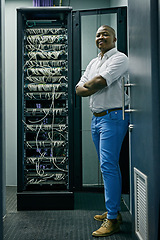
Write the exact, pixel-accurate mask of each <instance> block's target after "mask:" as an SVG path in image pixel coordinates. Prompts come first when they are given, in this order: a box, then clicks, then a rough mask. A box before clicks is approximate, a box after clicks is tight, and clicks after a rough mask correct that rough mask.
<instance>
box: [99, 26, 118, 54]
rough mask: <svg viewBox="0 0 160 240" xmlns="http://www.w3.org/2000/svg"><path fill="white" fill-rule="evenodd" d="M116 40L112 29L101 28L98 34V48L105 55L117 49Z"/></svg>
mask: <svg viewBox="0 0 160 240" xmlns="http://www.w3.org/2000/svg"><path fill="white" fill-rule="evenodd" d="M115 42H116V38H115V36H114V33H113V32H112V30H111V29H110V28H107V27H103V26H101V27H100V28H99V29H98V30H97V33H96V46H97V47H98V48H99V49H100V50H101V52H102V53H103V54H104V53H105V52H107V51H109V50H110V49H112V48H114V47H115Z"/></svg>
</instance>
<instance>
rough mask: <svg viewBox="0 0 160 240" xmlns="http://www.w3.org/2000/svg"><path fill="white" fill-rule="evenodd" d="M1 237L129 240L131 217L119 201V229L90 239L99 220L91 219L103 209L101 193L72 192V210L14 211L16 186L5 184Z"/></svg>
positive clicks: (14, 239)
mask: <svg viewBox="0 0 160 240" xmlns="http://www.w3.org/2000/svg"><path fill="white" fill-rule="evenodd" d="M6 194H7V202H6V207H7V214H6V217H5V218H4V239H5V240H54V239H55V240H65V239H67V240H92V239H93V240H94V239H102V240H105V239H106V240H131V239H132V224H131V216H130V214H129V212H128V211H127V208H126V207H125V205H124V204H123V202H122V212H121V214H122V218H123V224H122V225H121V231H120V232H119V233H117V234H114V235H112V236H110V237H103V238H94V237H92V232H93V231H94V230H96V229H97V228H99V227H100V225H101V223H100V222H97V221H95V220H94V219H93V216H94V215H95V214H99V213H102V212H103V211H105V209H104V204H103V194H97V193H75V210H56V211H54V210H52V211H18V212H17V209H16V188H15V187H7V191H6Z"/></svg>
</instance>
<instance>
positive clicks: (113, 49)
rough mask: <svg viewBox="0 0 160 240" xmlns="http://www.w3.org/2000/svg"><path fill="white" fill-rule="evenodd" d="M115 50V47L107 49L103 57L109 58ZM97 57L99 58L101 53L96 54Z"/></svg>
mask: <svg viewBox="0 0 160 240" xmlns="http://www.w3.org/2000/svg"><path fill="white" fill-rule="evenodd" d="M116 52H117V49H116V48H112V49H111V50H109V51H107V52H106V53H105V54H104V55H103V58H106V59H108V58H110V57H111V56H112V55H113V54H115V53H116ZM98 58H100V59H101V53H99V54H98Z"/></svg>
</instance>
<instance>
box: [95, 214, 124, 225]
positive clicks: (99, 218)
mask: <svg viewBox="0 0 160 240" xmlns="http://www.w3.org/2000/svg"><path fill="white" fill-rule="evenodd" d="M107 213H108V212H105V213H103V214H102V215H95V216H94V219H95V220H97V221H103V220H104V219H106V218H107ZM117 221H118V222H119V224H121V223H122V215H121V214H120V212H118V215H117Z"/></svg>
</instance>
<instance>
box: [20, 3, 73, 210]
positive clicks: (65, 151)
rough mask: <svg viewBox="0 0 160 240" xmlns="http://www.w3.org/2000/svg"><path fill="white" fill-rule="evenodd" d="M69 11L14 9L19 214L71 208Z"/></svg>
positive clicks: (70, 39)
mask: <svg viewBox="0 0 160 240" xmlns="http://www.w3.org/2000/svg"><path fill="white" fill-rule="evenodd" d="M71 11H72V9H71V8H70V7H60V8H58V7H53V8H52V7H49V8H46V7H45V8H42V7H40V8H20V9H17V24H18V35H17V43H18V45H17V49H18V53H17V54H18V56H17V61H18V62H17V66H18V69H17V80H18V81H17V91H18V94H17V96H18V99H17V103H18V106H17V108H18V109H17V110H18V111H17V112H18V114H17V118H18V119H17V122H18V126H17V128H18V133H17V134H18V135H17V140H18V143H17V146H18V147H17V148H18V149H17V156H18V176H17V177H18V183H17V209H18V210H35V209H73V207H74V194H73V191H72V190H73V147H72V145H73V131H74V129H73V125H74V124H73V107H72V104H73V102H72V91H73V90H72V87H73V84H71V82H72V37H71V36H72V20H71Z"/></svg>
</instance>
